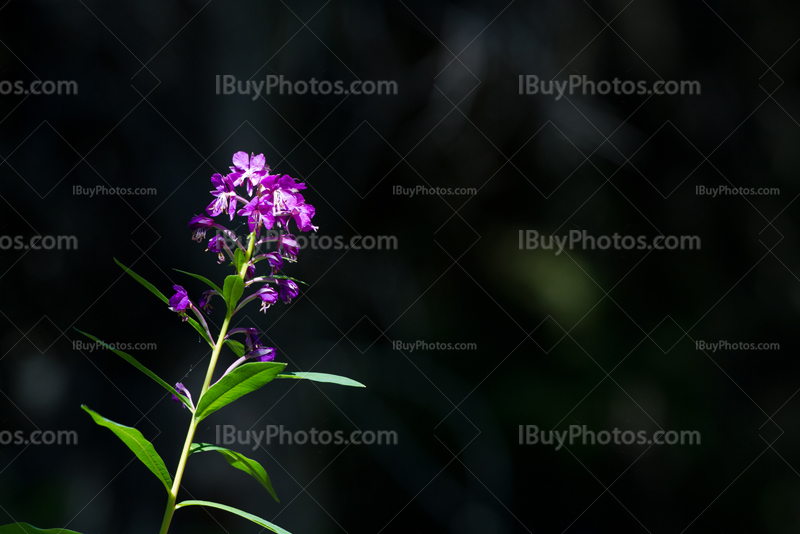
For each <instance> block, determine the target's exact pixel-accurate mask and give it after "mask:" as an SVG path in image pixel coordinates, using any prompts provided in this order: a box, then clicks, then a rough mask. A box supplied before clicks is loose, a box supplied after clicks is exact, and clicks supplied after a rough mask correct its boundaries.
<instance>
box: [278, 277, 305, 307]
mask: <svg viewBox="0 0 800 534" xmlns="http://www.w3.org/2000/svg"><path fill="white" fill-rule="evenodd" d="M299 294H300V288H299V287H297V284H295V283H294V281H292V280H285V279H280V280H278V297H280V299H281V300H282V301H284V302H285V303H287V304H288V303H290V302H291V301H292V299H293V298H295V297H296V296H297V295H299Z"/></svg>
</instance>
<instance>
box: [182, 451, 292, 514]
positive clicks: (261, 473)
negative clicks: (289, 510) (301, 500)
mask: <svg viewBox="0 0 800 534" xmlns="http://www.w3.org/2000/svg"><path fill="white" fill-rule="evenodd" d="M209 451H216V452H218V453H220V454H222V456H224V457H225V459H226V460H227V461H228V463H229V464H231V466H233V467H235V468H236V469H239V470H241V471H244V472H245V473H247V474H248V475H250V476H251V477H253V478H255V479H256V480H258V482H259V483H260V484H261V485H262V486H264V488H265V489H266V490H267V491H268V492H269V494H270V495H272V498H273V499H275V500H276V501H277V502H281V501H280V499H278V496H277V495H276V494H275V490H274V489H273V488H272V482H270V480H269V476H268V475H267V471H266V470H265V469H264V468H263V467H262V466H261V464H260V463H258V462H256V461H255V460H251V459H250V458H248V457H246V456H244V455H243V454H241V453H238V452H236V451H232V450H230V449H225V448H222V447H217V446H216V445H211V444H209V443H192V446H191V449H190V450H189V452H190V453H192V454H194V453H196V452H209Z"/></svg>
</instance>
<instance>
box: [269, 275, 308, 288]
mask: <svg viewBox="0 0 800 534" xmlns="http://www.w3.org/2000/svg"><path fill="white" fill-rule="evenodd" d="M270 278H275V279H277V280H291V281H293V282H297V283H298V284H303V285H304V286H307V285H308V284H307V283H305V282H303V281H302V280H298V279H297V278H292V277H291V276H283V275H277V274H276V275H273V276H271V277H270Z"/></svg>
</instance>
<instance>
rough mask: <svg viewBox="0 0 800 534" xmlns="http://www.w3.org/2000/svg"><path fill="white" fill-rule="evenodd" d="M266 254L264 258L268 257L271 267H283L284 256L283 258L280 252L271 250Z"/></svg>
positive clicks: (274, 268)
mask: <svg viewBox="0 0 800 534" xmlns="http://www.w3.org/2000/svg"><path fill="white" fill-rule="evenodd" d="M264 256H265V257H264V259H266V260H267V261H268V262H269V266H270V268H272V270H273V271H275V270H276V269H280V268H281V267H283V258H281V255H280V254H278V253H277V252H269V253H267V254H265V255H264Z"/></svg>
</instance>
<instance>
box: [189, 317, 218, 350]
mask: <svg viewBox="0 0 800 534" xmlns="http://www.w3.org/2000/svg"><path fill="white" fill-rule="evenodd" d="M186 322H187V323H189V324H190V325H192V328H194V329H195V330H197V333H198V334H200V337H202V338H203V339H205V340H206V343H208V344H209V346H210V347H211V348H212V349H213V348H214V342H213V341H211V338H210V337H208V332H206V329H205V328H203V327H202V326H201V325H200V323H198V322H197V320H195V319H193V318H191V317H187V318H186Z"/></svg>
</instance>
